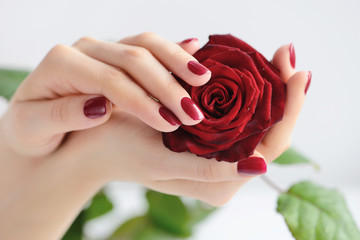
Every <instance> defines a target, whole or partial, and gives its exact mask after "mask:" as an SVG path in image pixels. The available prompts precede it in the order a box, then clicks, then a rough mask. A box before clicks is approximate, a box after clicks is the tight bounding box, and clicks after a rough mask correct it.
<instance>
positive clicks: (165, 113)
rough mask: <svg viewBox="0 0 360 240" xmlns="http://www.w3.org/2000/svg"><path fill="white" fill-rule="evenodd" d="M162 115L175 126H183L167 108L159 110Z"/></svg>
mask: <svg viewBox="0 0 360 240" xmlns="http://www.w3.org/2000/svg"><path fill="white" fill-rule="evenodd" d="M159 113H160V115H161V116H162V117H163V118H164V119H165V120H166V121H168V122H169V123H170V124H171V125H173V126H179V125H181V122H180V120H179V119H178V118H177V117H176V116H175V114H173V113H172V112H171V111H170V110H169V109H167V108H166V107H160V108H159Z"/></svg>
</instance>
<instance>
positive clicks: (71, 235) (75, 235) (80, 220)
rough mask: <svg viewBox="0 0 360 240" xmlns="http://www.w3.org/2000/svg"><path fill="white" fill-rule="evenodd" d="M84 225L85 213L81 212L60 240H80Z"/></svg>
mask: <svg viewBox="0 0 360 240" xmlns="http://www.w3.org/2000/svg"><path fill="white" fill-rule="evenodd" d="M84 223H85V213H84V211H81V212H80V214H79V215H78V216H77V218H76V219H75V221H74V222H73V223H72V224H71V226H70V228H69V229H68V230H67V232H66V233H65V235H64V236H63V238H62V240H81V239H82V235H83V227H84Z"/></svg>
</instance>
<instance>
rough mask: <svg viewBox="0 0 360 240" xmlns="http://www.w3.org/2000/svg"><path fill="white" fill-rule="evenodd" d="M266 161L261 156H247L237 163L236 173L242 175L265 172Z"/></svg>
mask: <svg viewBox="0 0 360 240" xmlns="http://www.w3.org/2000/svg"><path fill="white" fill-rule="evenodd" d="M266 169H267V166H266V163H265V160H264V159H263V158H260V157H249V158H247V159H245V160H241V161H239V162H238V164H237V170H238V173H240V174H242V175H260V174H264V173H266Z"/></svg>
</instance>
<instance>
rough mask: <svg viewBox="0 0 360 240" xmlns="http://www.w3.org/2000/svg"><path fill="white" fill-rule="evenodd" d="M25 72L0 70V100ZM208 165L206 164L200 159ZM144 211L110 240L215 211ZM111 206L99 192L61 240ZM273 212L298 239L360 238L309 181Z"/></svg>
mask: <svg viewBox="0 0 360 240" xmlns="http://www.w3.org/2000/svg"><path fill="white" fill-rule="evenodd" d="M28 74H29V72H28V71H23V70H10V69H1V68H0V96H3V97H5V98H7V99H10V98H11V96H12V95H13V94H14V92H15V90H16V88H17V87H18V86H19V85H20V83H21V82H22V81H23V80H24V79H25V77H26V76H27V75H28ZM204 161H206V160H204ZM274 163H275V164H279V165H292V164H310V165H312V166H313V167H314V168H315V169H319V167H318V165H317V164H315V163H314V162H313V161H311V160H309V159H308V158H306V157H304V156H303V155H302V154H300V153H299V152H297V151H295V150H294V149H289V150H287V151H285V152H284V153H283V154H282V155H281V156H280V157H279V158H277V159H276V160H275V161H274ZM146 200H147V203H148V211H147V213H145V214H144V215H143V216H137V217H134V218H131V219H129V220H128V221H126V222H125V223H123V224H122V225H121V226H119V227H118V228H117V229H116V230H115V231H114V233H112V235H111V237H110V238H109V239H111V240H118V239H126V240H173V239H184V238H187V237H189V236H191V235H192V233H193V230H194V227H195V226H196V225H197V224H198V223H200V222H201V221H202V220H204V219H205V218H206V217H208V216H209V215H210V214H211V213H212V212H213V211H214V210H215V209H216V208H214V207H209V206H208V205H206V204H204V203H202V202H199V201H195V200H194V201H192V202H191V203H187V204H185V203H184V202H183V200H182V199H181V198H179V197H176V196H171V195H167V194H162V193H158V192H155V191H152V190H148V191H147V192H146ZM112 208H113V204H112V202H111V199H109V198H108V197H107V195H106V194H105V193H104V192H103V191H100V192H99V193H97V194H96V195H95V196H94V197H93V199H92V200H91V201H90V204H89V206H88V207H86V208H84V209H83V210H82V211H81V212H80V214H79V215H78V217H77V218H76V219H75V221H74V222H73V224H72V225H71V227H70V228H69V229H68V231H67V233H66V234H65V235H64V237H63V239H64V240H81V239H83V238H84V233H83V230H84V226H85V224H86V223H87V222H88V221H90V220H93V219H96V218H98V217H101V216H104V215H105V214H107V213H109V212H110V211H111V210H112ZM277 211H278V212H279V213H280V214H282V215H283V216H284V219H285V222H286V224H287V225H288V227H289V229H290V231H291V233H292V234H293V236H294V238H295V239H297V240H311V239H316V240H328V239H336V240H343V239H344V240H360V233H359V230H358V228H357V226H356V224H355V222H354V220H353V218H352V216H351V214H350V212H349V210H348V208H347V206H346V203H345V200H344V197H343V196H342V195H341V194H340V193H339V192H338V191H336V190H328V189H325V188H323V187H321V186H318V185H316V184H314V183H311V182H300V183H297V184H294V185H293V186H292V187H290V189H289V190H288V191H287V192H284V193H281V194H280V196H279V198H278V206H277Z"/></svg>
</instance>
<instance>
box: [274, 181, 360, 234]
mask: <svg viewBox="0 0 360 240" xmlns="http://www.w3.org/2000/svg"><path fill="white" fill-rule="evenodd" d="M277 211H278V212H279V213H281V214H282V215H283V216H284V218H285V221H286V224H287V225H288V227H289V229H290V231H291V233H292V235H293V236H294V237H295V238H296V239H297V240H323V239H324V240H328V239H336V240H360V232H359V230H358V228H357V226H356V224H355V222H354V220H353V219H352V216H351V213H350V212H349V210H348V208H347V206H346V203H345V200H344V198H343V196H342V195H341V194H340V193H339V192H338V191H337V190H333V189H326V188H323V187H321V186H318V185H315V184H314V183H311V182H300V183H298V184H295V185H293V186H292V187H291V188H290V189H289V190H288V192H286V193H283V194H281V195H280V196H279V199H278V206H277Z"/></svg>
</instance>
